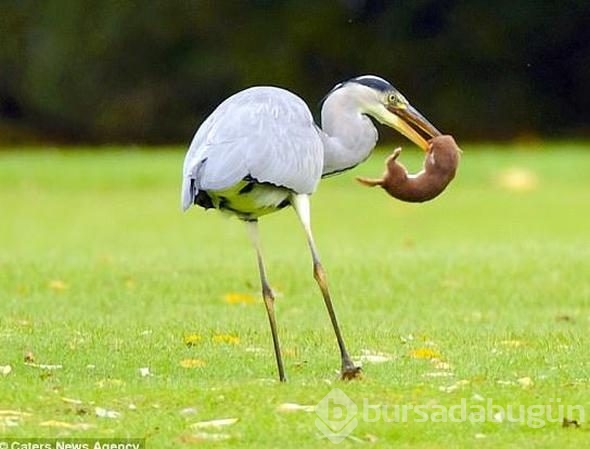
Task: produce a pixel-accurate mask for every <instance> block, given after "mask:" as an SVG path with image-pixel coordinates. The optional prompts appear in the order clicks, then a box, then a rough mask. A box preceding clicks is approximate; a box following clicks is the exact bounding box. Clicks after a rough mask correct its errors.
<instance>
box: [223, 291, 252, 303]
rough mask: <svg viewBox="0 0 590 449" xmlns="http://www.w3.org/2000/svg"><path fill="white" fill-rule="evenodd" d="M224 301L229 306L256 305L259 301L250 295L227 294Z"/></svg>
mask: <svg viewBox="0 0 590 449" xmlns="http://www.w3.org/2000/svg"><path fill="white" fill-rule="evenodd" d="M223 300H224V301H225V302H226V303H228V304H254V303H256V302H258V301H257V299H256V298H255V297H254V296H252V295H250V294H248V293H226V294H225V295H224V296H223Z"/></svg>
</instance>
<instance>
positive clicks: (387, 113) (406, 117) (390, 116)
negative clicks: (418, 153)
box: [381, 104, 442, 151]
mask: <svg viewBox="0 0 590 449" xmlns="http://www.w3.org/2000/svg"><path fill="white" fill-rule="evenodd" d="M381 119H382V123H383V124H384V125H387V126H389V127H391V128H393V129H395V130H396V131H397V132H399V133H401V134H403V135H404V136H406V137H407V138H408V139H410V140H411V141H412V142H414V143H415V144H416V145H418V146H419V147H420V148H422V149H423V150H424V151H426V150H427V149H428V140H429V139H431V138H432V137H435V136H440V135H442V133H441V132H440V131H439V130H438V129H436V128H435V127H434V125H433V124H432V123H430V122H429V121H428V120H427V119H426V118H425V117H424V116H423V115H422V114H420V112H418V110H417V109H415V108H414V107H413V106H412V105H410V104H406V105H403V106H400V107H395V106H390V107H387V108H385V110H384V111H383V114H382V117H381Z"/></svg>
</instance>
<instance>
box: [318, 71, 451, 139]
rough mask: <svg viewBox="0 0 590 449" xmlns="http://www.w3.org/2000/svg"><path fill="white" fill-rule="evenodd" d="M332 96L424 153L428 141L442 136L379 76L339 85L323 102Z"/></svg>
mask: <svg viewBox="0 0 590 449" xmlns="http://www.w3.org/2000/svg"><path fill="white" fill-rule="evenodd" d="M333 96H334V97H341V98H342V99H346V101H347V102H353V103H354V106H355V107H356V108H358V110H359V111H360V112H361V113H363V114H366V115H369V116H371V117H373V118H374V119H375V120H377V121H378V122H379V123H381V124H383V125H387V126H389V127H390V128H393V129H395V130H396V131H398V132H399V133H401V134H403V135H404V136H406V137H407V138H408V139H410V140H411V141H412V142H414V143H415V144H416V145H418V146H419V147H420V148H422V149H423V150H424V151H426V150H427V149H428V140H429V139H430V138H432V137H435V136H440V135H441V132H440V131H439V130H438V129H436V128H435V127H434V125H433V124H432V123H430V122H429V121H428V120H427V119H426V118H425V117H424V116H423V115H422V114H420V112H418V110H416V108H414V107H413V106H412V105H411V104H410V103H409V102H408V100H406V98H405V97H404V96H403V95H402V94H401V93H400V92H399V91H398V90H397V89H396V88H395V87H393V86H392V85H391V84H390V83H389V82H387V81H385V80H384V79H383V78H379V77H378V76H374V75H363V76H359V77H356V78H352V79H350V80H348V81H345V82H343V83H340V84H338V85H337V86H335V87H334V89H332V90H331V91H330V93H329V94H328V95H327V96H326V101H328V100H329V99H330V97H333Z"/></svg>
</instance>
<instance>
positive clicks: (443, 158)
mask: <svg viewBox="0 0 590 449" xmlns="http://www.w3.org/2000/svg"><path fill="white" fill-rule="evenodd" d="M401 151H402V149H401V148H396V149H395V151H394V152H393V153H392V154H391V156H389V157H388V158H387V160H386V166H387V171H386V172H385V173H384V174H383V178H381V179H370V178H363V177H358V178H356V179H357V181H358V182H360V183H361V184H363V185H366V186H369V187H374V186H381V187H383V188H384V189H385V190H386V191H387V193H389V194H390V195H391V196H392V197H394V198H397V199H398V200H402V201H407V202H410V203H422V202H424V201H429V200H431V199H433V198H436V197H437V196H438V195H440V194H441V193H442V192H443V190H445V188H446V187H447V185H449V183H450V182H451V180H452V179H453V178H454V177H455V173H456V172H457V166H458V165H459V159H460V154H461V149H460V148H459V147H458V146H457V144H456V143H455V139H453V137H452V136H448V135H447V136H437V137H433V138H432V139H431V140H430V146H429V148H428V150H427V151H426V156H425V158H424V168H423V169H422V170H421V171H420V172H418V173H416V174H415V175H412V174H408V171H407V170H406V168H405V167H404V166H403V165H402V164H400V163H399V162H398V161H397V158H398V156H399V155H400V153H401Z"/></svg>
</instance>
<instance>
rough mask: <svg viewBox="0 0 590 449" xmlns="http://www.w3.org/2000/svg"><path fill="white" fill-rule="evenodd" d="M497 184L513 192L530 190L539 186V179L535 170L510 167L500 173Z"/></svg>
mask: <svg viewBox="0 0 590 449" xmlns="http://www.w3.org/2000/svg"><path fill="white" fill-rule="evenodd" d="M496 184H497V185H498V186H499V187H501V188H503V189H506V190H511V191H513V192H530V191H532V190H535V189H536V188H537V186H538V184H539V179H538V177H537V175H536V174H535V172H533V171H532V170H530V169H528V168H522V167H510V168H507V169H505V170H502V171H501V172H499V173H498V175H497V176H496Z"/></svg>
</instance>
